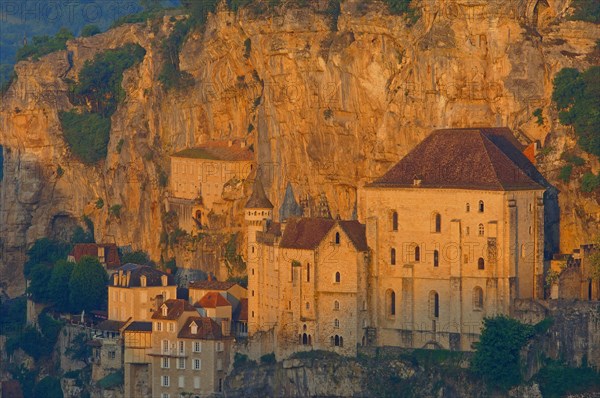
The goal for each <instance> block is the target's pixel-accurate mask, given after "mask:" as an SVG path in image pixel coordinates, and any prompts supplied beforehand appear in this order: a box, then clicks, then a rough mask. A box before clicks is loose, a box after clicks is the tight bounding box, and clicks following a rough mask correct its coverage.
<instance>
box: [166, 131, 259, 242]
mask: <svg viewBox="0 0 600 398" xmlns="http://www.w3.org/2000/svg"><path fill="white" fill-rule="evenodd" d="M253 170H254V152H252V151H251V150H250V148H248V147H247V146H246V143H245V141H240V140H228V141H211V142H208V143H206V144H204V145H202V146H199V147H195V148H188V149H184V150H182V151H180V152H177V153H175V154H173V155H171V178H170V190H171V195H172V196H171V197H170V198H169V201H168V203H169V209H170V210H173V211H175V212H176V213H177V215H178V218H179V225H180V227H181V228H183V229H185V230H187V231H192V230H195V229H201V228H203V226H207V225H209V218H208V214H209V213H210V212H221V211H224V209H225V207H224V204H225V200H224V195H227V192H225V191H227V189H232V190H236V189H238V190H240V189H242V188H241V186H242V182H243V181H244V180H245V179H246V178H248V175H249V174H250V173H251V172H252V171H253Z"/></svg>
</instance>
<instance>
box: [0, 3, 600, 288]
mask: <svg viewBox="0 0 600 398" xmlns="http://www.w3.org/2000/svg"><path fill="white" fill-rule="evenodd" d="M321 3H324V5H323V6H325V4H326V3H327V2H314V3H312V5H311V9H297V8H296V9H295V8H280V9H277V10H275V12H274V13H271V14H269V15H259V16H257V15H254V14H252V12H251V11H250V10H247V11H246V10H242V11H240V12H238V13H237V14H236V13H231V12H227V11H226V10H221V11H219V12H218V13H217V14H216V15H212V16H211V17H210V18H209V21H208V23H207V26H206V29H205V31H203V32H195V33H194V34H192V35H191V36H190V37H189V38H188V40H187V41H186V42H185V44H184V46H183V48H182V51H181V54H180V66H181V69H182V70H184V71H186V72H188V73H190V74H191V75H192V76H193V78H194V82H195V83H194V85H193V86H192V87H189V88H188V89H186V90H184V91H170V92H165V90H164V89H163V88H162V87H161V84H160V83H159V82H158V74H159V71H160V68H161V64H162V59H161V51H160V46H161V41H162V40H163V39H164V37H165V36H167V35H168V34H169V32H170V31H171V29H172V27H173V25H174V21H175V18H169V17H166V18H165V19H164V20H160V21H153V22H149V23H146V24H137V25H125V26H122V27H119V28H116V29H113V30H110V31H108V32H106V33H103V34H100V35H96V36H92V37H88V38H78V39H75V40H71V41H69V42H68V49H67V51H61V52H57V53H53V54H50V55H48V56H45V57H42V58H41V59H40V60H39V61H36V62H33V61H24V62H20V63H19V64H17V66H16V68H15V70H16V73H17V75H18V78H17V80H16V81H15V82H14V83H13V85H12V86H11V87H10V89H9V90H8V92H7V93H6V94H5V95H4V96H3V98H2V104H1V112H0V121H1V127H0V128H1V131H0V132H1V135H0V145H3V147H4V152H5V156H4V159H5V161H4V179H3V181H2V186H1V192H0V244H1V247H0V250H1V258H0V283H1V284H2V287H4V288H5V289H7V291H8V292H9V294H11V295H13V294H17V293H19V292H21V291H22V290H23V287H24V283H23V279H22V263H23V260H24V251H25V249H26V248H27V246H28V245H30V244H31V243H32V242H33V241H34V240H35V239H37V238H39V237H42V236H46V235H60V234H61V233H64V232H63V231H64V230H65V228H67V227H68V226H69V225H72V224H73V223H74V222H77V220H79V218H80V217H81V216H82V215H84V214H85V215H88V216H89V217H90V218H91V219H92V220H93V221H94V223H95V226H96V238H97V239H98V241H104V242H110V241H114V242H116V243H118V244H119V245H127V244H130V245H132V246H134V247H135V248H142V249H145V250H147V251H148V252H150V253H151V254H152V256H153V257H154V258H155V259H158V257H159V256H160V232H161V230H162V222H163V221H162V220H163V218H164V217H163V212H164V198H165V189H164V188H161V186H160V184H159V182H158V174H159V171H160V170H167V171H168V155H169V154H170V153H172V152H173V151H175V150H179V149H181V148H184V147H186V146H190V145H194V144H199V143H202V142H205V141H206V140H209V139H216V138H221V139H222V138H247V139H248V140H249V143H250V144H253V145H254V146H253V147H254V149H255V153H256V154H257V158H258V162H259V164H260V166H261V168H262V170H263V177H264V179H265V181H264V182H265V185H266V188H267V191H268V194H269V197H270V199H271V201H272V202H273V203H274V204H275V206H276V207H277V206H279V204H280V203H281V201H282V200H283V197H284V192H285V188H286V185H287V183H288V182H291V183H292V185H293V188H294V191H295V193H296V194H297V195H299V196H305V195H306V194H310V195H311V196H313V197H316V196H317V195H318V194H319V193H320V192H321V191H323V192H325V194H326V196H327V198H328V200H329V205H330V208H331V211H332V214H333V215H334V216H336V215H338V214H339V215H341V217H344V218H346V217H351V216H352V213H353V210H354V208H355V202H356V196H357V195H356V191H357V188H358V187H360V186H362V185H363V184H364V183H366V182H368V181H370V180H372V179H373V178H375V177H376V176H379V175H381V174H382V173H384V172H385V171H386V170H387V169H388V168H389V167H390V166H391V165H392V164H393V163H394V162H396V161H397V160H398V159H399V158H400V157H401V156H402V155H404V154H405V153H407V152H408V151H409V150H410V149H411V148H412V147H413V146H414V145H415V144H416V143H418V142H419V141H420V140H421V139H423V137H425V136H426V135H427V134H428V133H429V132H430V131H431V130H432V129H435V128H441V127H464V126H482V125H491V126H508V127H510V128H512V129H513V131H515V132H516V133H517V134H518V135H519V137H520V138H521V139H522V140H523V141H524V142H530V141H533V140H540V141H541V142H542V143H549V144H551V145H552V146H553V147H554V148H555V152H554V154H549V155H547V156H545V157H544V158H542V159H540V161H541V162H542V163H541V165H540V167H541V169H542V170H543V172H544V173H545V175H546V177H548V178H549V179H550V181H552V182H555V181H556V177H557V173H558V171H557V168H558V166H557V165H556V161H557V160H558V158H559V156H560V153H561V152H562V151H563V150H564V148H570V147H572V146H573V145H574V144H573V140H572V134H571V133H570V131H569V130H568V129H566V128H565V127H563V126H561V125H560V124H559V123H558V121H557V117H556V111H555V109H554V108H553V106H552V103H551V99H550V97H551V92H552V78H553V76H554V75H555V74H556V73H557V72H558V71H559V70H560V69H561V68H563V67H577V68H581V69H585V68H587V67H589V65H590V64H591V63H593V62H597V59H598V57H597V54H596V52H597V51H598V50H597V48H596V41H597V40H598V39H599V38H600V30H599V29H598V26H597V25H593V24H590V23H584V22H576V21H571V20H569V19H568V14H569V11H570V9H569V1H568V0H548V1H546V0H513V1H508V2H507V1H503V0H464V1H463V0H458V1H456V0H452V1H447V0H436V1H423V2H421V1H417V2H415V4H416V5H417V6H418V7H420V9H421V17H420V19H419V20H418V21H417V22H416V23H415V24H413V25H409V24H407V20H406V19H405V18H404V17H401V16H392V15H389V13H388V12H387V9H386V8H385V7H384V6H383V4H380V3H378V2H373V3H370V5H368V6H365V4H364V2H361V1H357V0H347V1H344V2H343V3H342V10H341V11H342V12H341V15H340V16H339V18H337V19H334V20H332V18H331V17H330V16H328V15H326V14H325V13H323V12H321V11H322V10H320V9H319V7H321ZM127 42H132V43H138V44H139V45H141V46H142V47H144V48H145V49H146V56H145V58H144V60H143V61H142V63H141V64H140V65H138V66H135V67H133V68H131V69H130V70H127V71H126V72H125V74H124V79H123V88H124V89H125V91H126V99H125V101H124V102H123V103H122V104H121V105H120V106H119V108H118V110H117V112H116V113H115V114H114V115H113V116H112V131H111V136H110V143H109V148H108V156H107V158H106V161H105V162H103V163H102V164H100V165H98V166H96V167H89V166H84V165H82V164H81V163H79V162H78V161H77V160H76V159H74V158H73V157H72V156H71V155H70V154H69V151H68V148H67V146H66V144H65V141H64V140H63V138H62V132H61V127H60V123H59V121H58V116H57V115H58V112H59V111H60V110H68V109H70V108H71V107H72V105H71V104H70V102H69V99H68V95H67V88H68V86H67V81H68V79H71V80H74V79H76V78H77V73H78V71H79V70H80V69H81V68H82V66H83V64H84V62H85V61H86V60H88V59H91V58H92V57H93V56H94V54H96V53H98V52H101V51H104V50H106V49H110V48H115V47H117V46H120V45H122V44H123V43H127ZM594 54H595V55H594ZM537 108H541V109H542V110H543V115H544V117H545V123H544V124H543V125H541V126H540V125H538V124H537V123H536V118H535V117H534V116H533V112H534V110H535V109H537ZM250 125H252V126H253V127H254V128H252V127H250ZM121 140H122V144H121V145H122V148H121V150H119V151H118V150H117V146H118V145H119V142H120V141H121ZM589 164H590V165H591V167H592V168H593V170H594V171H595V172H598V171H599V165H598V161H597V159H589ZM559 188H560V189H561V194H560V204H561V212H562V216H563V217H562V218H561V223H562V224H561V228H560V233H561V236H560V238H561V246H562V248H564V249H565V250H571V249H572V248H573V247H575V246H576V245H577V244H579V243H585V242H587V241H589V240H590V237H591V236H592V234H594V233H595V232H597V228H598V227H597V223H595V222H594V221H595V220H596V221H597V220H598V214H600V213H599V212H600V207H599V206H598V202H597V201H596V200H595V199H594V198H592V197H589V196H588V197H586V196H582V195H581V194H580V193H577V187H575V186H563V185H560V186H559ZM98 198H102V199H103V200H104V202H105V206H104V207H102V208H100V209H99V208H97V206H96V205H95V203H96V200H97V199H98ZM117 204H120V205H122V206H123V207H122V210H121V215H120V217H116V216H115V215H114V214H112V215H111V214H110V213H109V211H108V208H109V207H110V206H112V205H117Z"/></svg>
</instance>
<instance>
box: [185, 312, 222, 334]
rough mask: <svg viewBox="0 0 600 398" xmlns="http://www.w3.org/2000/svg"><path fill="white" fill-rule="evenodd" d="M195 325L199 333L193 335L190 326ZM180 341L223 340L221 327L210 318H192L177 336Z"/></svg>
mask: <svg viewBox="0 0 600 398" xmlns="http://www.w3.org/2000/svg"><path fill="white" fill-rule="evenodd" d="M192 323H195V324H196V326H198V333H196V334H193V333H192V328H191V327H190V325H191V324H192ZM177 337H178V338H180V339H202V340H218V339H222V338H223V332H222V330H221V326H220V325H219V324H218V323H216V322H215V321H213V320H212V319H210V318H206V317H202V316H191V317H189V318H188V319H187V321H185V323H184V324H183V327H182V328H181V330H180V331H179V333H178V334H177Z"/></svg>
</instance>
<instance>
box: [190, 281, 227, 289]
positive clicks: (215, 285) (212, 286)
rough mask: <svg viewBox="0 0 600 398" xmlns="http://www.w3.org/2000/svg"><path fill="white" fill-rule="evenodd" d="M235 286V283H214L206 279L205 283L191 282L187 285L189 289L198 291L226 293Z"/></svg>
mask: <svg viewBox="0 0 600 398" xmlns="http://www.w3.org/2000/svg"><path fill="white" fill-rule="evenodd" d="M235 285H237V283H235V282H226V281H223V282H222V281H216V280H210V279H207V280H205V281H193V282H190V283H189V288H190V289H199V290H218V291H226V290H229V289H231V288H232V287H234V286H235Z"/></svg>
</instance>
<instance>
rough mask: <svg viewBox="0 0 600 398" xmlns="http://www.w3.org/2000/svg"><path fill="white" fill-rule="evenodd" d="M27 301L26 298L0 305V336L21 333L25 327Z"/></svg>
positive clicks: (4, 302)
mask: <svg viewBox="0 0 600 398" xmlns="http://www.w3.org/2000/svg"><path fill="white" fill-rule="evenodd" d="M26 313H27V299H26V297H25V296H22V297H18V298H15V299H12V300H8V301H3V302H2V304H1V305H0V334H2V335H7V334H10V333H13V332H17V333H18V332H19V331H20V330H21V329H23V327H24V326H25V321H26V317H25V315H26Z"/></svg>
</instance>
